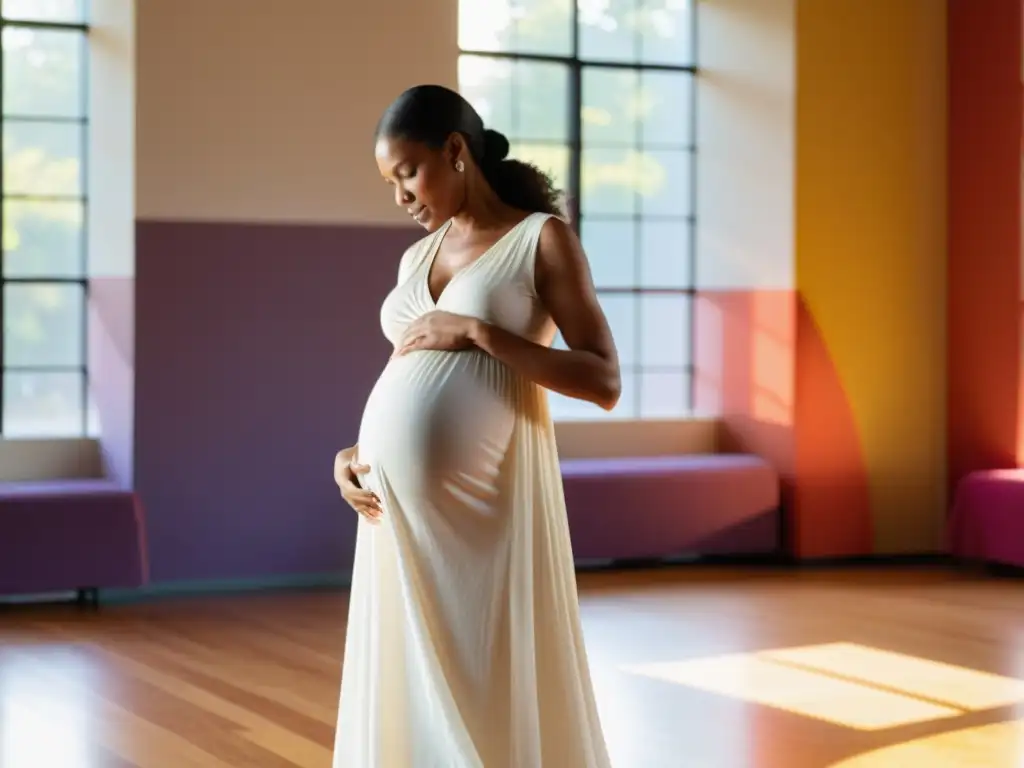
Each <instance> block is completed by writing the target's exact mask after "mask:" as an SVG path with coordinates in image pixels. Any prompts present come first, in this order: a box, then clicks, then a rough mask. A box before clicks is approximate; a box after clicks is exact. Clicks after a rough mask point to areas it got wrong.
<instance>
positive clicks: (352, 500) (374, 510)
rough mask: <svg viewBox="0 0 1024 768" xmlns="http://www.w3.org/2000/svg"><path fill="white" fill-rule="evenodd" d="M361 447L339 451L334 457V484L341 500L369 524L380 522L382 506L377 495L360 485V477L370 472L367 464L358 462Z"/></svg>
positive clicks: (356, 446)
mask: <svg viewBox="0 0 1024 768" xmlns="http://www.w3.org/2000/svg"><path fill="white" fill-rule="evenodd" d="M358 450H359V446H358V445H353V446H352V447H351V448H345V449H344V450H341V451H338V453H337V455H336V456H335V457H334V482H336V483H337V484H338V488H339V489H340V490H341V498H343V499H344V500H345V502H346V503H347V504H348V505H349V506H350V507H352V509H354V510H355V511H356V512H358V513H359V514H360V515H362V516H363V517H365V518H366V519H367V520H368V521H369V522H371V523H376V522H379V521H380V516H381V506H380V499H378V498H377V494H375V493H372V492H371V491H368V490H365V489H364V488H362V487H360V485H359V475H365V474H366V473H367V472H369V471H370V467H369V466H367V465H366V464H360V463H358V461H357V460H356V454H357V453H358Z"/></svg>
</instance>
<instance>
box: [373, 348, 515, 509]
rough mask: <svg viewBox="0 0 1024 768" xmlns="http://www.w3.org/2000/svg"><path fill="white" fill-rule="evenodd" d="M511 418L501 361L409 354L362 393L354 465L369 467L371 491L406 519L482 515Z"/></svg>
mask: <svg viewBox="0 0 1024 768" xmlns="http://www.w3.org/2000/svg"><path fill="white" fill-rule="evenodd" d="M514 420H515V407H514V401H513V382H512V376H511V373H510V371H509V370H508V368H507V367H506V366H504V365H503V364H502V363H499V362H498V361H496V360H494V359H493V358H492V357H490V356H488V355H486V354H484V353H482V352H478V351H465V352H440V351H420V352H413V353H411V354H409V355H406V356H404V357H398V358H394V359H392V360H391V361H389V362H388V364H387V365H386V366H385V368H384V370H383V372H382V373H381V375H380V378H379V379H378V380H377V383H376V385H375V386H374V388H373V391H372V392H371V393H370V397H369V399H368V400H367V402H366V407H365V409H364V411H363V420H362V424H361V425H360V430H359V460H360V461H361V462H362V463H364V464H369V465H370V468H371V471H370V477H369V478H368V480H369V481H370V483H371V484H372V485H376V486H378V487H377V488H376V489H375V490H377V491H378V492H381V491H383V494H384V496H385V497H391V498H392V501H397V502H398V503H399V504H400V505H401V506H402V507H403V510H404V511H405V513H406V514H414V513H415V508H417V507H418V508H424V507H429V508H431V509H435V510H436V509H450V510H451V511H452V512H455V510H456V509H468V510H470V511H472V512H474V513H478V514H480V513H482V514H487V513H488V512H489V511H490V510H491V507H492V506H493V502H494V499H495V497H496V496H497V495H498V494H499V493H500V486H501V468H502V463H503V461H504V458H505V454H506V451H507V450H508V446H509V441H510V439H511V435H512V429H513V424H514ZM384 501H385V514H387V513H388V509H387V507H388V500H387V498H385V500H384ZM396 511H397V510H396Z"/></svg>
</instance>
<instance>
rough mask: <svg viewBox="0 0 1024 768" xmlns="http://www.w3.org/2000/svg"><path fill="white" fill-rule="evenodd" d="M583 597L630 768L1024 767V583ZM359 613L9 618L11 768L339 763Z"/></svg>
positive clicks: (622, 757) (195, 602)
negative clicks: (337, 732)
mask: <svg viewBox="0 0 1024 768" xmlns="http://www.w3.org/2000/svg"><path fill="white" fill-rule="evenodd" d="M580 593H581V600H582V615H583V624H584V631H585V637H586V643H587V649H588V653H589V655H590V659H591V663H592V668H593V675H594V685H595V689H596V692H597V696H598V705H599V709H600V712H601V717H602V722H603V724H604V727H605V731H606V734H607V738H608V742H609V746H610V749H611V751H612V755H613V759H614V765H615V768H838V766H840V765H845V766H856V768H891V766H893V765H899V766H900V768H904V765H905V764H904V763H900V762H899V760H901V759H906V756H907V755H914V756H920V755H927V756H928V762H929V766H928V768H933V766H934V768H939V766H941V768H955V766H960V765H964V766H968V765H970V766H974V765H985V766H986V768H1002V766H1005V767H1006V768H1011V767H1012V768H1016V766H1018V765H1020V764H1024V739H1021V738H1020V733H1021V732H1022V731H1024V725H1022V723H1021V719H1022V718H1021V707H1022V701H1024V682H1022V681H1024V657H1022V656H1021V655H1020V654H1019V652H1018V650H1017V649H1018V646H1019V638H1020V637H1022V636H1024V589H1022V587H1021V584H1020V582H1019V581H1013V580H995V579H990V578H983V577H979V576H977V575H971V574H964V573H956V572H951V571H944V570H940V569H921V570H917V571H905V570H903V571H897V570H888V571H885V570H878V571H873V570H848V571H840V570H835V571H825V570H821V571H803V570H788V571H783V570H780V571H770V570H765V569H761V570H738V569H737V570H703V569H685V568H684V569H674V570H670V569H663V570H656V571H648V572H643V571H636V572H627V573H618V574H615V573H595V574H583V575H581V577H580ZM345 615H346V596H345V594H344V593H343V592H328V591H316V592H308V593H301V592H280V593H268V594H254V595H244V596H237V595H236V596H231V597H211V598H203V599H198V598H189V599H161V600H154V601H151V602H140V603H136V604H124V605H113V606H105V607H104V608H102V609H101V610H100V611H99V612H98V613H90V612H81V611H78V610H76V609H74V608H73V607H65V606H56V607H29V606H25V607H19V608H17V609H5V610H2V611H0V768H330V763H331V760H330V757H331V747H332V739H333V731H334V721H335V716H336V711H337V697H338V684H339V681H340V674H341V655H342V652H343V642H344V629H345V627H344V617H345ZM915 759H916V757H915ZM892 760H896V761H897V762H896V763H894V762H892ZM540 768H559V767H558V766H552V767H548V766H542V767H540ZM906 768H917V766H916V765H914V766H910V765H906ZM922 768H924V766H923V764H922Z"/></svg>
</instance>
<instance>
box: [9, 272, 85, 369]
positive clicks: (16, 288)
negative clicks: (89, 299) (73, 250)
mask: <svg viewBox="0 0 1024 768" xmlns="http://www.w3.org/2000/svg"><path fill="white" fill-rule="evenodd" d="M84 302H85V291H84V289H83V287H82V286H81V285H75V284H71V285H67V284H55V283H50V284H47V283H8V284H7V285H5V286H4V360H3V363H4V365H5V366H11V367H20V366H40V367H47V366H80V365H83V364H84V361H83V360H82V347H83V346H84V339H83V330H84V329H83V326H84V321H85V317H84Z"/></svg>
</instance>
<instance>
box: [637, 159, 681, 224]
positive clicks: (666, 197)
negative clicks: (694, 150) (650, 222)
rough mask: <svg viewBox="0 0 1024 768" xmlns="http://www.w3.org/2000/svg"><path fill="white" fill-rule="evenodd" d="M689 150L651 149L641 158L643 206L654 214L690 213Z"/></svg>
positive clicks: (638, 171) (638, 172) (644, 210)
mask: <svg viewBox="0 0 1024 768" xmlns="http://www.w3.org/2000/svg"><path fill="white" fill-rule="evenodd" d="M690 160H691V156H690V153H689V152H688V151H686V150H648V151H646V152H644V154H643V157H642V159H641V160H640V161H639V162H638V166H639V168H638V170H637V177H638V179H639V180H640V181H641V194H642V195H643V199H642V200H641V203H640V205H641V210H642V211H643V213H645V214H648V215H652V216H679V217H684V216H689V215H690V212H691V208H690V183H691V179H690Z"/></svg>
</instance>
